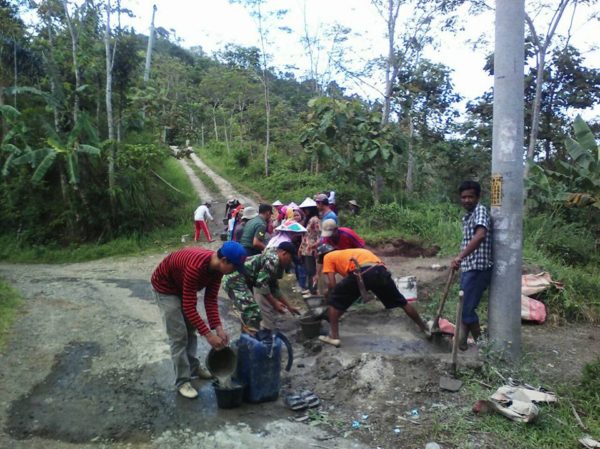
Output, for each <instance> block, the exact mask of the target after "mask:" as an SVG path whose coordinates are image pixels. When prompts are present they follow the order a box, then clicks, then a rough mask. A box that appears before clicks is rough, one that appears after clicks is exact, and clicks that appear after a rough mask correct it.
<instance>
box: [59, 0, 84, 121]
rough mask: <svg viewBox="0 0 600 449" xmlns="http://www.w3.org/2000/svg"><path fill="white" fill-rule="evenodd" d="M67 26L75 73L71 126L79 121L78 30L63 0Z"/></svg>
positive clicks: (65, 1)
mask: <svg viewBox="0 0 600 449" xmlns="http://www.w3.org/2000/svg"><path fill="white" fill-rule="evenodd" d="M63 7H64V9H65V17H66V19H67V27H68V29H69V34H70V35H71V53H72V58H73V72H74V73H75V91H74V93H73V126H75V123H77V122H78V121H79V88H80V87H81V74H80V72H79V61H78V58H77V49H78V46H79V31H78V30H76V29H75V27H74V25H73V21H72V19H71V13H70V12H69V6H68V2H67V0H63Z"/></svg>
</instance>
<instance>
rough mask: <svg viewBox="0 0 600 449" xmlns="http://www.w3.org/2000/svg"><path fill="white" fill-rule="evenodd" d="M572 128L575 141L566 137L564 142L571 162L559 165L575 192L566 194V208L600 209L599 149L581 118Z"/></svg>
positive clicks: (577, 119) (578, 118) (590, 131)
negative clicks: (569, 179)
mask: <svg viewBox="0 0 600 449" xmlns="http://www.w3.org/2000/svg"><path fill="white" fill-rule="evenodd" d="M573 128H574V131H575V139H573V138H572V137H567V139H566V140H565V146H566V148H567V152H568V153H569V156H570V157H571V159H572V161H571V162H569V163H567V162H565V161H562V162H561V165H562V166H563V168H565V169H566V171H567V173H566V174H567V175H568V176H569V177H570V178H571V179H572V180H573V186H574V187H575V188H576V189H577V190H576V191H572V192H568V193H566V194H565V196H564V200H565V201H566V203H567V205H568V206H572V207H586V206H592V207H595V208H598V209H600V148H598V144H597V143H596V139H595V138H594V134H593V133H592V130H591V129H590V127H589V126H588V125H587V123H585V121H584V120H583V119H582V118H581V116H579V115H578V116H577V117H576V118H575V122H574V123H573Z"/></svg>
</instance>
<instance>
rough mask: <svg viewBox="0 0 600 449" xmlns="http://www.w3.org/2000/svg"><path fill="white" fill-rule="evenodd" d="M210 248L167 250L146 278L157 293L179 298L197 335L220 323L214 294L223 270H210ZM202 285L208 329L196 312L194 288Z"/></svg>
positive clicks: (195, 290)
mask: <svg viewBox="0 0 600 449" xmlns="http://www.w3.org/2000/svg"><path fill="white" fill-rule="evenodd" d="M213 254H214V251H211V250H208V249H204V248H198V247H192V248H183V249H180V250H179V251H175V252H173V253H171V254H169V255H168V256H167V257H165V258H164V259H163V261H162V262H161V263H160V264H159V265H158V267H156V270H154V273H152V278H151V280H150V282H151V283H152V287H153V288H154V290H156V291H157V292H158V293H162V294H165V295H176V296H179V297H180V298H182V306H181V308H182V309H183V315H184V316H185V318H186V319H187V320H188V321H189V322H190V323H191V324H193V325H194V326H195V327H196V329H198V332H199V333H200V335H206V334H208V333H209V332H210V329H215V328H216V327H217V326H220V325H221V319H220V318H219V304H218V302H217V294H218V293H219V287H220V286H221V278H222V277H223V274H222V273H221V272H219V271H210V269H209V263H210V258H211V257H212V255H213ZM203 288H205V289H206V290H205V292H204V310H206V317H207V318H208V323H209V325H210V329H209V328H208V326H206V324H205V323H204V321H203V320H202V317H200V315H199V314H198V311H197V310H196V306H197V303H198V297H197V292H198V291H200V290H202V289H203Z"/></svg>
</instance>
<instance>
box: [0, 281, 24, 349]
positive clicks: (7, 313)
mask: <svg viewBox="0 0 600 449" xmlns="http://www.w3.org/2000/svg"><path fill="white" fill-rule="evenodd" d="M22 302H23V300H22V299H21V297H20V296H19V294H18V293H17V292H16V290H14V289H13V288H12V287H11V286H10V285H8V284H7V283H6V282H4V281H2V280H0V349H2V348H3V347H4V345H5V343H6V336H7V332H8V329H9V328H10V326H11V324H12V323H13V321H14V319H15V315H16V313H17V310H18V308H19V306H20V305H21V303H22Z"/></svg>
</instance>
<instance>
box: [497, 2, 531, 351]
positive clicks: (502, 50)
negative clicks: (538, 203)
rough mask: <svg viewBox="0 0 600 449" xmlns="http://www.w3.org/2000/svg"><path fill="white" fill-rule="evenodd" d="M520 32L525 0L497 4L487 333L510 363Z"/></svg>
mask: <svg viewBox="0 0 600 449" xmlns="http://www.w3.org/2000/svg"><path fill="white" fill-rule="evenodd" d="M524 31H525V4H524V0H497V1H496V31H495V36H496V38H495V40H496V42H495V51H494V122H493V124H494V129H493V137H492V138H493V143H492V186H491V187H492V189H491V191H492V204H491V213H492V223H493V224H492V230H493V255H494V256H493V257H494V268H493V272H492V282H491V285H490V303H489V334H490V340H491V342H492V344H493V345H494V346H495V347H496V348H498V349H500V350H503V351H504V353H505V355H506V356H507V357H508V358H509V359H511V360H516V359H517V358H518V357H519V356H520V354H521V265H522V259H523V256H522V253H523V154H524V141H523V132H524V130H523V128H524V125H523V123H524V116H523V107H524V99H523V96H524V75H523V74H524V63H523V55H524V51H525V49H524Z"/></svg>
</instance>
